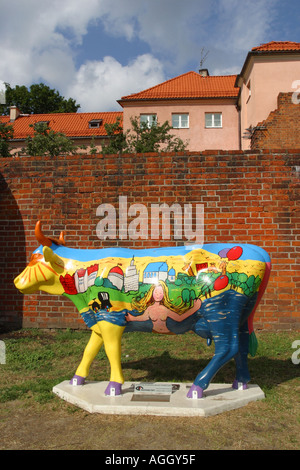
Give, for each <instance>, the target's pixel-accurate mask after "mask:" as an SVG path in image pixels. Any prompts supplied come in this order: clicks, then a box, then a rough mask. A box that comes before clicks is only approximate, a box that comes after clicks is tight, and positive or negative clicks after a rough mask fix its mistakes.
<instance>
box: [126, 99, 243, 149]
mask: <svg viewBox="0 0 300 470" xmlns="http://www.w3.org/2000/svg"><path fill="white" fill-rule="evenodd" d="M123 113H124V114H123V126H124V130H127V129H130V128H131V124H130V118H131V117H139V116H140V115H141V114H156V115H157V121H158V123H159V124H163V123H164V122H165V121H168V122H169V123H170V125H172V114H173V113H178V114H186V113H188V114H189V128H188V129H173V130H172V131H171V133H172V135H174V136H176V137H180V138H181V139H182V140H183V141H184V142H186V141H188V146H187V150H188V151H202V150H216V149H223V150H237V149H239V113H238V111H237V108H236V100H235V99H213V100H209V99H207V100H182V101H180V102H179V101H178V100H174V101H173V100H170V101H159V102H154V101H152V102H150V101H149V102H143V103H141V102H139V103H135V104H134V103H126V105H124V109H123ZM205 113H222V128H205Z"/></svg>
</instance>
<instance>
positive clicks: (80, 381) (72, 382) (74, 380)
mask: <svg viewBox="0 0 300 470" xmlns="http://www.w3.org/2000/svg"><path fill="white" fill-rule="evenodd" d="M84 383H85V377H81V376H80V375H76V374H75V375H74V377H73V378H72V379H71V380H70V385H74V386H76V385H83V384H84Z"/></svg>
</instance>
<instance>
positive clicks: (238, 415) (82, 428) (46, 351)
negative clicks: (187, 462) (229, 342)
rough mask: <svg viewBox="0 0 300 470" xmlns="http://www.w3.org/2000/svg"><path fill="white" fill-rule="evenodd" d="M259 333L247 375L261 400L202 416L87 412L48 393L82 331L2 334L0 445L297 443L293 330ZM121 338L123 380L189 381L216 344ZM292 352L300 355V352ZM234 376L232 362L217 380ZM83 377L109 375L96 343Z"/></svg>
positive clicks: (70, 367) (74, 355)
mask: <svg viewBox="0 0 300 470" xmlns="http://www.w3.org/2000/svg"><path fill="white" fill-rule="evenodd" d="M257 338H258V345H259V347H258V351H257V355H256V356H255V357H254V358H249V364H250V373H251V377H252V383H256V384H258V385H259V386H260V387H261V388H262V390H263V391H264V393H265V396H266V398H265V399H264V400H262V401H259V402H254V403H250V404H249V405H247V406H245V407H243V408H240V409H238V410H233V411H230V412H226V413H223V414H221V415H217V416H213V417H208V418H166V417H149V416H140V417H130V416H128V417H126V416H109V415H91V414H89V413H87V412H85V411H84V410H81V409H78V408H76V407H74V406H73V405H70V404H68V403H66V402H64V401H62V400H61V399H59V398H58V397H57V396H56V395H54V394H53V393H52V387H53V386H54V385H56V384H58V383H60V382H61V381H63V380H68V379H70V378H71V377H72V375H73V374H74V372H75V370H76V367H77V365H78V363H79V361H80V359H81V355H82V352H83V349H84V347H85V345H86V344H87V342H88V339H89V332H87V331H72V330H70V331H69V330H55V331H45V330H38V329H28V330H27V329H26V330H19V331H15V332H11V333H7V334H2V335H1V336H0V340H2V341H4V344H5V350H6V361H5V362H6V363H5V364H0V373H1V383H0V435H1V441H0V448H1V449H95V450H96V449H106V450H108V449H113V450H116V449H120V450H124V449H139V450H141V449H152V450H154V449H158V450H163V449H181V450H184V449H186V450H196V449H210V450H216V449H272V450H274V449H281V450H283V449H288V450H294V449H299V444H300V437H299V425H300V409H299V392H300V378H299V375H300V374H299V372H300V365H299V364H294V363H293V361H292V354H293V353H295V352H296V350H295V349H293V347H292V345H293V342H294V341H296V340H300V333H299V332H277V333H273V332H267V331H262V332H258V333H257ZM122 342H123V345H122V346H123V347H122V364H123V371H124V375H125V380H126V381H176V382H192V381H193V379H194V378H195V377H196V375H197V373H198V372H199V371H200V370H201V369H203V368H204V367H205V365H206V364H207V362H208V361H209V360H210V358H211V357H212V355H213V349H214V346H213V344H212V345H211V346H210V347H208V346H207V345H206V342H205V340H203V339H201V338H199V337H198V336H196V335H194V334H192V333H189V334H185V335H178V336H171V337H170V336H164V335H154V334H147V333H130V334H125V335H124V336H123V339H122ZM2 344H3V343H2ZM298 348H299V346H298ZM295 356H296V358H297V357H299V358H300V352H299V354H298V355H297V353H296V354H295ZM294 362H295V361H294ZM233 378H234V362H233V361H231V362H230V363H228V364H227V365H226V366H224V367H223V368H222V369H221V371H219V372H218V374H217V375H216V376H215V378H214V382H218V383H232V381H233ZM89 379H90V380H96V381H101V380H105V381H107V380H108V379H109V364H108V361H107V358H106V355H105V352H104V350H103V349H102V350H101V351H100V353H99V354H98V356H97V358H96V359H95V361H94V363H93V364H92V366H91V371H90V375H89ZM101 430H102V431H101ZM103 430H105V432H104V433H103ZM128 435H129V436H130V440H128V439H126V438H125V436H127V437H128ZM100 436H101V439H100ZM112 436H114V438H113V439H112Z"/></svg>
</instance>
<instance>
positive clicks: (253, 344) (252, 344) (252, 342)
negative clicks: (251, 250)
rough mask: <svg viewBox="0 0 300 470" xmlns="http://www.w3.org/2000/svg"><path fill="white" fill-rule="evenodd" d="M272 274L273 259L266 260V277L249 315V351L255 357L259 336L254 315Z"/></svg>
mask: <svg viewBox="0 0 300 470" xmlns="http://www.w3.org/2000/svg"><path fill="white" fill-rule="evenodd" d="M270 274H271V261H270V259H269V261H266V270H265V274H264V277H263V280H262V282H261V284H260V286H259V290H258V296H257V299H256V303H255V305H254V308H253V310H252V312H251V314H250V316H249V317H248V330H249V353H250V355H251V356H252V357H253V356H255V354H256V351H257V346H258V343H257V338H256V335H255V332H254V328H253V318H254V315H255V312H256V309H257V307H258V305H259V303H260V301H261V298H262V296H263V295H264V292H265V290H266V287H267V285H268V281H269V277H270Z"/></svg>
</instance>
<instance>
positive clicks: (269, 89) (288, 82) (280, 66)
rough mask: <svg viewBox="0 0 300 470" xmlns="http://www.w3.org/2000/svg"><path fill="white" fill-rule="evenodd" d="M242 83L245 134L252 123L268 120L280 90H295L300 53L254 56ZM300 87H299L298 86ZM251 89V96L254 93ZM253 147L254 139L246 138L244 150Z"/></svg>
mask: <svg viewBox="0 0 300 470" xmlns="http://www.w3.org/2000/svg"><path fill="white" fill-rule="evenodd" d="M242 78H243V83H242V85H241V97H240V107H241V134H242V135H243V133H244V132H245V129H247V128H249V127H250V126H253V127H254V126H256V125H257V124H258V123H260V122H261V121H263V120H265V119H267V117H268V116H269V114H270V112H272V111H274V110H275V109H276V108H277V97H278V94H279V93H280V92H292V91H295V89H293V82H295V81H296V80H300V61H299V56H298V55H297V56H292V55H289V54H287V53H285V54H281V55H280V56H277V55H276V57H272V56H267V57H266V56H262V57H252V58H251V59H250V61H249V64H248V67H247V68H246V70H245V72H244V75H243V77H242ZM298 88H299V87H298ZM250 90H251V95H250V93H249V92H250ZM249 148H250V140H248V139H243V138H242V149H244V150H246V149H249Z"/></svg>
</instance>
